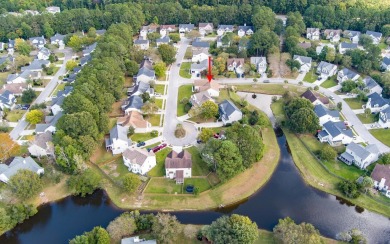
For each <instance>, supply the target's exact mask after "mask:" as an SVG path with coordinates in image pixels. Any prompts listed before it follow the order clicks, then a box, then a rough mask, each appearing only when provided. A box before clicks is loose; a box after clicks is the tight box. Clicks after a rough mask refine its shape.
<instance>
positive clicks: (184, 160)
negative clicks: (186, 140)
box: [165, 150, 192, 184]
mask: <svg viewBox="0 0 390 244" xmlns="http://www.w3.org/2000/svg"><path fill="white" fill-rule="evenodd" d="M165 177H167V178H169V179H175V180H176V184H183V183H184V179H185V178H191V177H192V159H191V154H190V153H189V152H188V151H181V152H180V153H177V152H175V151H174V150H172V151H171V152H170V153H169V154H168V155H167V157H166V158H165Z"/></svg>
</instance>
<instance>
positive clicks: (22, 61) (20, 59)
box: [15, 55, 30, 68]
mask: <svg viewBox="0 0 390 244" xmlns="http://www.w3.org/2000/svg"><path fill="white" fill-rule="evenodd" d="M29 62H30V57H28V56H25V55H18V56H17V57H16V58H15V65H16V67H17V68H19V67H22V66H25V65H28V63H29Z"/></svg>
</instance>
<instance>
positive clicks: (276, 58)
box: [267, 53, 280, 78]
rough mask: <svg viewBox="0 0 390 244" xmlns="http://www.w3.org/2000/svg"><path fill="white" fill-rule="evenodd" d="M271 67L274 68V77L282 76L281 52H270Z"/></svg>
mask: <svg viewBox="0 0 390 244" xmlns="http://www.w3.org/2000/svg"><path fill="white" fill-rule="evenodd" d="M267 59H268V63H269V69H270V70H272V76H271V77H272V78H276V77H279V76H280V70H279V68H280V67H279V62H280V53H272V54H269V55H268V57H267Z"/></svg>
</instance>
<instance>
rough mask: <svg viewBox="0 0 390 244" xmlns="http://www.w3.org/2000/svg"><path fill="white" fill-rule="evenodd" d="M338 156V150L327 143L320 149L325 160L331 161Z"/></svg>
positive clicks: (321, 156)
mask: <svg viewBox="0 0 390 244" xmlns="http://www.w3.org/2000/svg"><path fill="white" fill-rule="evenodd" d="M336 157H337V152H336V150H334V149H333V147H331V146H329V145H326V146H324V147H323V148H322V149H321V151H320V158H321V159H322V160H324V161H331V160H334V159H335V158H336Z"/></svg>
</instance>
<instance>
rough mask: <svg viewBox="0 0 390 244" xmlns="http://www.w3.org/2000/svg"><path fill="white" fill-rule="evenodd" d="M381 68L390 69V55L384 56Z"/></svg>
mask: <svg viewBox="0 0 390 244" xmlns="http://www.w3.org/2000/svg"><path fill="white" fill-rule="evenodd" d="M381 68H382V69H383V70H384V71H390V57H384V58H383V60H382V63H381Z"/></svg>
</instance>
